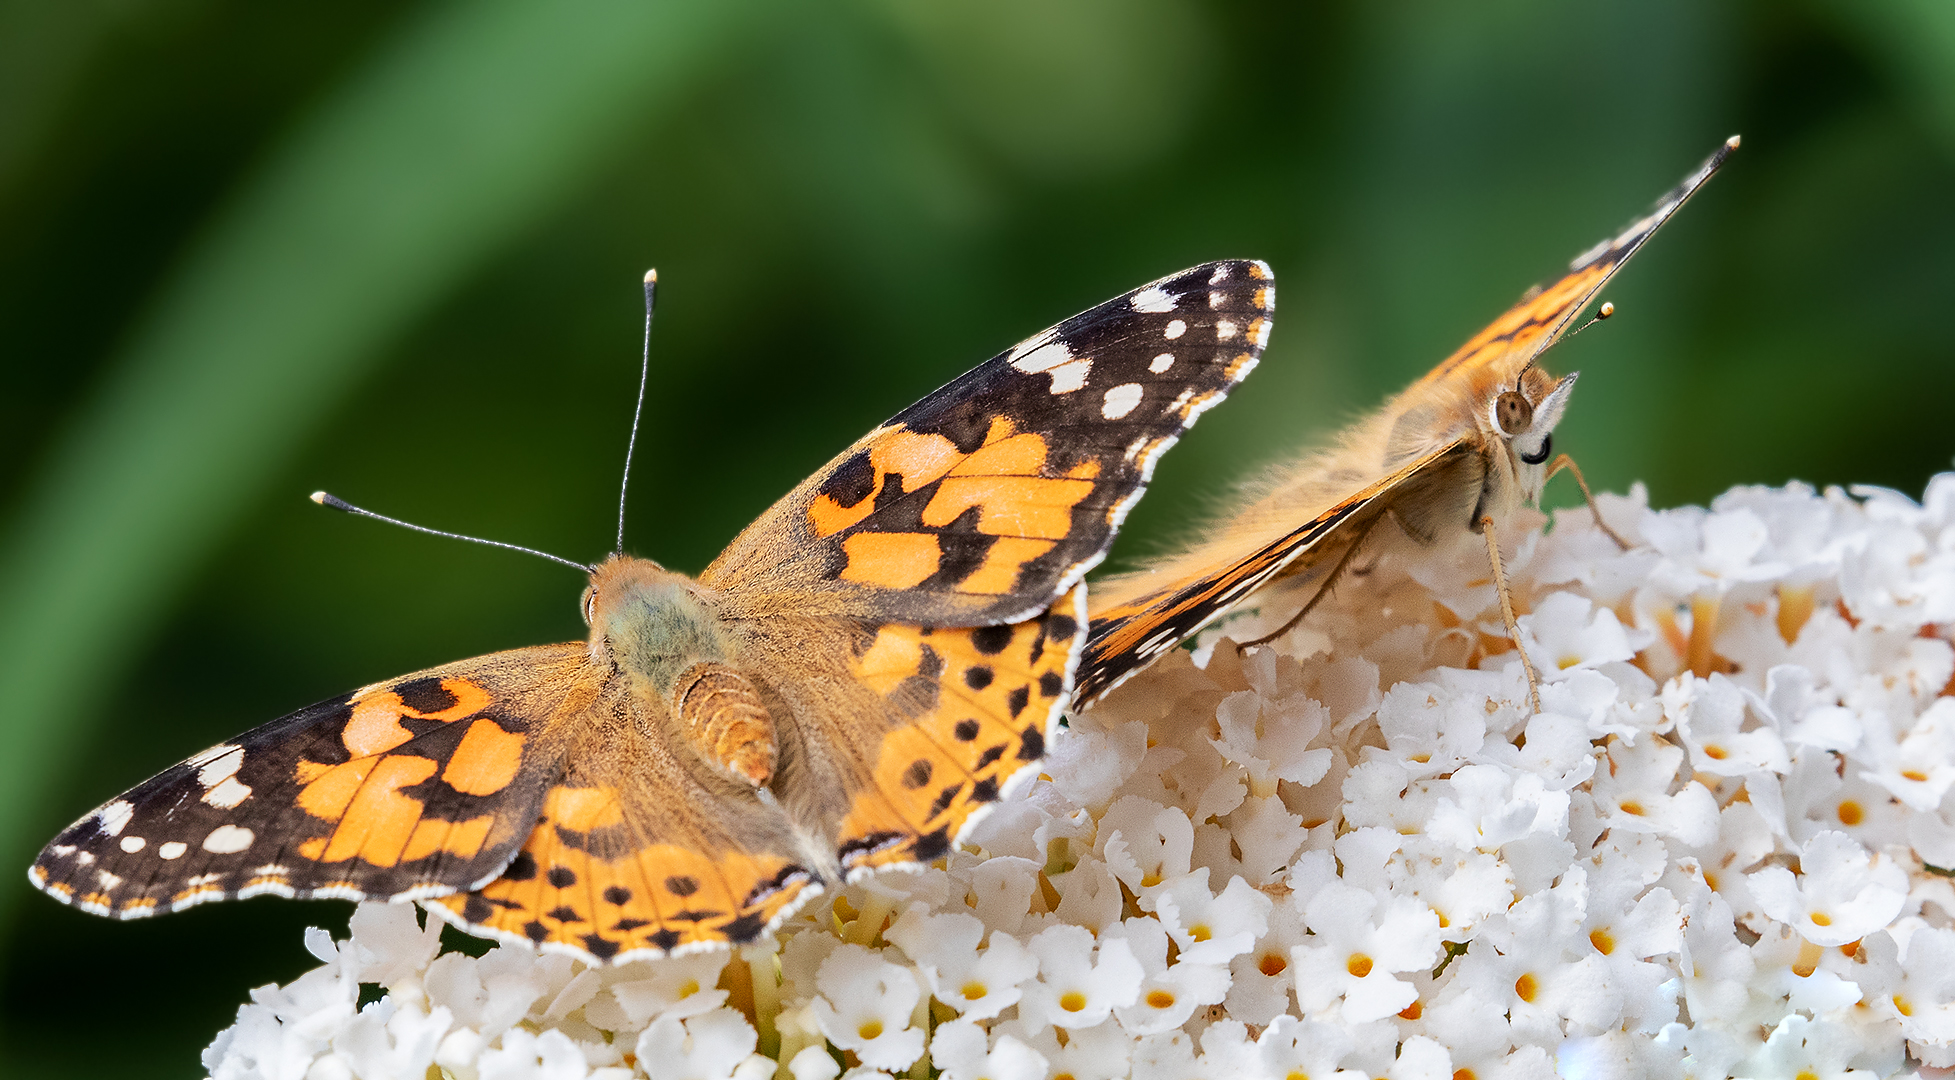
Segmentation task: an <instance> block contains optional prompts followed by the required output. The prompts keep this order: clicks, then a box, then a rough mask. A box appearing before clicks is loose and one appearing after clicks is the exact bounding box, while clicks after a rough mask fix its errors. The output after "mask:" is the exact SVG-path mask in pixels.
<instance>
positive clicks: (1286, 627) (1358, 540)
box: [1235, 514, 1383, 653]
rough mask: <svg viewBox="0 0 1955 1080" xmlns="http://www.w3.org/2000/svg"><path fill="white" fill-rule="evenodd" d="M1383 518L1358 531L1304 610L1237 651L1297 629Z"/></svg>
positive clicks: (1237, 648) (1267, 642)
mask: <svg viewBox="0 0 1955 1080" xmlns="http://www.w3.org/2000/svg"><path fill="white" fill-rule="evenodd" d="M1382 518H1383V515H1382V514H1381V515H1379V517H1375V518H1372V519H1371V520H1370V521H1368V522H1366V523H1365V525H1364V527H1363V528H1362V529H1360V530H1359V531H1358V535H1357V536H1355V537H1353V538H1352V539H1351V546H1350V547H1347V548H1345V549H1344V554H1342V555H1339V556H1338V557H1337V565H1336V566H1333V567H1331V570H1330V576H1329V577H1326V578H1325V579H1324V583H1323V584H1322V585H1319V586H1317V592H1316V593H1315V594H1314V595H1313V596H1311V597H1310V599H1309V601H1308V602H1306V603H1305V604H1304V605H1303V609H1302V610H1301V611H1298V612H1297V613H1296V614H1295V615H1292V616H1290V620H1289V621H1288V622H1286V623H1284V624H1283V625H1282V626H1279V627H1277V628H1276V629H1274V630H1272V631H1270V632H1269V633H1267V634H1264V635H1263V636H1262V637H1259V638H1256V639H1255V640H1254V641H1245V642H1243V643H1241V644H1240V645H1237V646H1236V647H1235V651H1236V652H1237V653H1244V652H1247V651H1249V650H1250V649H1253V648H1255V647H1256V646H1258V645H1267V644H1269V643H1270V642H1272V641H1275V640H1276V639H1277V638H1280V637H1282V636H1283V635H1284V634H1287V633H1289V632H1290V631H1292V630H1294V629H1296V626H1297V624H1298V623H1300V622H1302V621H1303V617H1304V616H1305V615H1308V614H1310V610H1311V609H1312V608H1314V607H1316V606H1317V601H1319V600H1322V599H1323V598H1324V597H1326V596H1329V595H1330V590H1331V586H1333V585H1335V584H1337V579H1338V578H1340V577H1342V576H1343V575H1344V568H1345V567H1347V566H1349V565H1351V559H1352V558H1353V557H1354V556H1356V555H1357V553H1358V548H1360V547H1362V546H1363V545H1364V538H1365V537H1367V536H1370V535H1371V530H1372V528H1373V527H1375V526H1376V525H1377V524H1378V522H1379V521H1380V520H1381V519H1382Z"/></svg>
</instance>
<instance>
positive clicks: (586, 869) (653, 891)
mask: <svg viewBox="0 0 1955 1080" xmlns="http://www.w3.org/2000/svg"><path fill="white" fill-rule="evenodd" d="M810 888H813V889H815V890H817V891H818V890H819V886H818V885H815V884H814V883H813V879H812V877H811V875H809V874H808V872H807V871H806V870H803V869H802V868H801V867H799V866H796V865H794V864H793V863H792V862H790V861H789V860H788V859H786V858H782V857H780V856H771V855H757V854H754V853H751V852H735V851H722V852H718V853H706V852H702V851H699V850H696V849H695V848H694V847H690V846H681V845H675V844H667V843H648V842H645V841H644V840H643V839H642V838H641V837H640V836H639V834H638V833H637V831H636V830H635V829H633V828H632V827H631V825H630V821H629V816H628V814H627V810H626V806H625V803H624V797H623V796H622V795H621V794H620V792H619V791H618V789H617V788H615V787H610V786H597V787H577V786H571V785H567V784H559V785H558V786H556V787H553V788H551V789H550V791H549V792H548V794H547V795H545V797H544V800H543V813H542V817H541V820H540V821H539V822H538V823H537V826H536V829H535V831H534V832H532V833H530V836H529V840H528V841H527V842H526V843H525V844H524V845H523V849H522V851H520V852H519V853H517V855H516V858H515V861H513V862H512V863H510V865H509V868H508V869H507V870H505V871H503V874H502V876H501V877H499V878H497V879H496V880H495V881H493V882H490V883H489V884H488V885H486V886H484V887H483V888H481V889H478V890H476V891H474V892H471V893H468V894H467V895H461V896H444V897H441V898H440V899H437V900H434V901H432V902H430V903H429V905H428V907H429V909H430V910H436V909H438V914H440V915H441V916H442V917H443V918H445V919H448V920H449V921H451V922H454V923H456V924H458V925H460V926H463V927H464V928H467V929H470V930H472V931H475V932H487V933H488V934H489V935H490V936H497V937H502V938H505V939H508V940H520V941H526V942H529V943H532V944H535V945H540V946H545V947H548V946H550V945H558V946H565V947H566V950H565V951H568V952H571V953H572V954H573V955H581V954H588V955H590V956H594V957H596V958H597V959H599V960H612V959H619V958H624V957H628V956H630V955H631V954H633V953H639V952H645V953H652V954H658V955H664V954H667V953H671V952H673V951H674V950H688V949H693V948H700V947H706V946H712V945H726V944H734V945H739V944H743V943H745V942H748V941H752V940H753V939H754V938H756V937H758V936H760V934H761V933H763V932H765V931H766V930H767V929H768V928H769V927H770V926H772V925H773V924H774V923H775V922H776V921H777V920H778V919H779V918H780V917H781V915H783V914H784V913H786V912H788V911H791V910H792V909H793V907H794V906H795V905H796V904H797V902H798V900H799V899H800V898H801V896H802V893H803V892H804V891H805V890H807V889H810Z"/></svg>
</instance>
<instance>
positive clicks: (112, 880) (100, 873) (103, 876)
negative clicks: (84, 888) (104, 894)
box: [95, 870, 122, 889]
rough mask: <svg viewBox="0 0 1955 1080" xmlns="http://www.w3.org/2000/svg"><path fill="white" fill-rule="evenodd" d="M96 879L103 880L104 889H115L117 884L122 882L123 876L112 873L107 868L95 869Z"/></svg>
mask: <svg viewBox="0 0 1955 1080" xmlns="http://www.w3.org/2000/svg"><path fill="white" fill-rule="evenodd" d="M95 880H96V881H99V882H101V883H102V888H104V889H113V888H115V887H116V886H117V885H120V884H122V877H121V876H120V875H118V874H111V873H109V872H108V871H107V870H97V871H95Z"/></svg>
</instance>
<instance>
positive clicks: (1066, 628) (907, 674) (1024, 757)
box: [836, 585, 1086, 871]
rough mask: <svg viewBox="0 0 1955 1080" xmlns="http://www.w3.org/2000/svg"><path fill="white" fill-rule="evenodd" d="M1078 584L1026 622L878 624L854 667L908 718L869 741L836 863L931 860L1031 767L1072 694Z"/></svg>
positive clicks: (1081, 592)
mask: <svg viewBox="0 0 1955 1080" xmlns="http://www.w3.org/2000/svg"><path fill="white" fill-rule="evenodd" d="M1085 616H1086V587H1085V586H1084V585H1075V586H1073V588H1072V589H1071V590H1070V591H1068V592H1067V593H1066V595H1065V596H1064V597H1062V598H1061V599H1060V601H1059V603H1057V604H1054V605H1053V606H1052V609H1051V610H1050V611H1047V612H1045V613H1044V614H1041V615H1039V616H1037V617H1036V618H1032V619H1027V620H1025V621H1023V622H1018V623H1008V624H1004V625H999V626H986V627H977V628H962V627H960V628H954V629H936V630H932V629H930V628H927V627H914V626H902V625H888V626H883V627H880V628H878V629H877V631H876V635H875V639H874V641H873V643H872V644H871V645H870V646H869V648H868V649H866V650H864V651H863V652H862V654H861V655H859V656H857V657H855V659H854V660H853V662H852V665H851V666H852V672H853V674H854V675H855V677H856V678H857V679H859V680H861V681H862V682H863V683H864V684H865V685H867V686H869V687H871V688H872V689H874V690H876V691H877V692H878V693H879V694H881V695H882V696H883V698H884V699H885V700H887V701H890V702H891V703H892V704H893V705H895V706H896V710H895V711H896V712H897V714H899V715H901V716H902V717H903V718H904V719H903V720H902V721H901V722H900V723H897V724H895V725H894V726H892V727H890V728H889V729H887V730H886V731H885V732H884V733H883V735H882V737H881V738H880V739H878V740H877V742H876V754H875V758H874V761H873V764H872V768H871V777H872V786H871V788H870V789H869V790H866V791H863V792H860V793H858V795H857V797H856V798H855V799H854V800H853V801H852V804H851V808H850V811H849V813H848V815H847V816H846V817H845V818H844V819H843V820H842V824H841V828H840V831H839V833H838V835H837V837H836V841H837V845H838V849H839V854H840V856H841V863H842V867H843V869H845V870H848V871H857V870H861V869H865V868H869V867H884V866H892V865H898V864H903V863H916V862H929V861H931V860H933V859H935V858H937V857H939V856H941V855H942V854H943V853H944V852H945V851H947V850H948V849H949V848H950V846H951V845H952V844H955V843H957V841H958V839H959V838H960V837H961V836H962V835H963V834H964V832H965V831H966V830H967V829H968V828H969V827H970V826H971V825H973V824H975V823H976V821H977V819H978V818H979V817H980V816H981V815H982V814H983V813H984V811H986V810H988V809H989V808H990V807H991V805H992V804H994V803H996V802H997V801H998V800H999V799H1000V798H1002V797H1004V796H1005V795H1007V794H1008V793H1010V792H1011V790H1012V788H1013V781H1014V780H1015V779H1018V778H1021V777H1025V776H1029V775H1031V773H1030V770H1031V768H1032V767H1033V766H1034V765H1035V764H1036V763H1037V762H1038V761H1039V759H1041V758H1042V757H1044V756H1045V749H1046V743H1047V740H1048V739H1049V738H1050V737H1051V735H1052V732H1053V729H1054V727H1055V725H1056V724H1057V722H1058V719H1059V713H1060V710H1061V709H1063V708H1064V707H1065V705H1066V703H1067V701H1068V700H1069V698H1068V690H1069V688H1070V686H1071V683H1072V674H1073V665H1074V663H1075V662H1076V657H1077V655H1078V650H1079V646H1080V644H1081V643H1082V641H1083V640H1084V636H1085V626H1086V623H1085Z"/></svg>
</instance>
